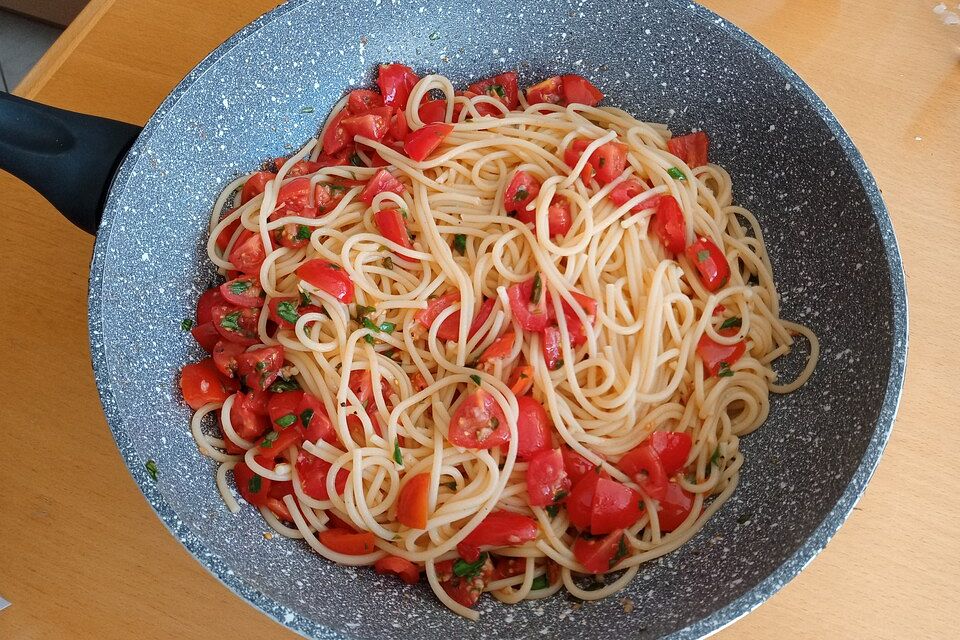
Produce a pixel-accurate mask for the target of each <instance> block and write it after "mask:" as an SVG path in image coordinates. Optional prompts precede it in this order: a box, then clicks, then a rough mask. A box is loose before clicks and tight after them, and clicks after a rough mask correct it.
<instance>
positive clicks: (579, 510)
mask: <svg viewBox="0 0 960 640" xmlns="http://www.w3.org/2000/svg"><path fill="white" fill-rule="evenodd" d="M599 480H600V474H599V473H596V472H590V473H585V474H584V475H583V477H582V478H580V480H578V481H576V482H575V483H574V485H573V489H572V490H571V491H570V496H569V497H568V498H567V516H568V517H569V519H570V524H572V525H573V526H575V527H576V528H577V529H580V530H581V531H589V530H590V520H591V518H592V517H593V497H594V495H595V494H596V490H597V482H598V481H599Z"/></svg>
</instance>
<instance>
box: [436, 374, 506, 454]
mask: <svg viewBox="0 0 960 640" xmlns="http://www.w3.org/2000/svg"><path fill="white" fill-rule="evenodd" d="M447 439H448V440H449V441H450V442H451V443H452V444H454V445H456V446H458V447H463V448H465V449H492V448H493V447H496V446H499V445H501V444H503V443H504V442H506V441H507V440H509V439H510V427H509V425H508V424H507V418H506V417H505V416H504V415H503V410H502V409H501V408H500V405H499V404H497V401H496V400H494V398H493V396H492V395H490V393H489V392H488V391H486V390H485V389H482V388H481V389H477V390H476V391H474V392H473V393H471V394H470V395H468V396H466V397H465V398H464V399H463V400H462V401H461V402H460V404H459V405H457V408H456V409H455V410H454V411H453V415H452V416H451V417H450V425H449V428H448V433H447Z"/></svg>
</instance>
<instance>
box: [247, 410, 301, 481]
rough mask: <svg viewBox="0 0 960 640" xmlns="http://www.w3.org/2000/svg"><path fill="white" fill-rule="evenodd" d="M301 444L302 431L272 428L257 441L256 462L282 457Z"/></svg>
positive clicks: (262, 462) (295, 428) (297, 428)
mask: <svg viewBox="0 0 960 640" xmlns="http://www.w3.org/2000/svg"><path fill="white" fill-rule="evenodd" d="M280 395H282V394H280ZM301 444H303V431H302V430H301V429H300V428H299V427H288V428H282V427H274V428H273V429H271V430H270V431H268V432H267V433H266V434H265V435H264V436H263V437H262V438H260V440H259V441H257V447H259V449H260V453H259V454H258V455H257V457H256V460H257V462H259V463H261V464H264V463H265V462H267V461H270V460H274V459H275V458H277V457H278V456H282V455H283V454H284V453H286V451H287V449H289V448H290V447H299V446H300V445H301Z"/></svg>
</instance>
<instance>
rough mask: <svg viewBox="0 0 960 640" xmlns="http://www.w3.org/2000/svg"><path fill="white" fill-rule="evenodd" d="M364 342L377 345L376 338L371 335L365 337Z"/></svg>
mask: <svg viewBox="0 0 960 640" xmlns="http://www.w3.org/2000/svg"><path fill="white" fill-rule="evenodd" d="M363 341H364V342H366V343H367V344H377V340H376V338H374V337H373V336H371V335H370V334H367V335H365V336H363Z"/></svg>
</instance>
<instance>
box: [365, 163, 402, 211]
mask: <svg viewBox="0 0 960 640" xmlns="http://www.w3.org/2000/svg"><path fill="white" fill-rule="evenodd" d="M404 191H406V189H405V188H404V186H403V184H402V183H401V182H400V181H399V180H397V179H396V178H394V177H393V176H392V175H391V174H390V172H388V171H387V170H385V169H380V170H379V171H377V172H376V173H375V174H373V177H372V178H370V181H369V182H367V185H366V186H365V187H364V188H363V191H361V192H360V196H359V198H360V201H361V202H365V203H367V204H370V203H372V202H373V199H374V197H376V196H377V194H380V193H403V192H404Z"/></svg>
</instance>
